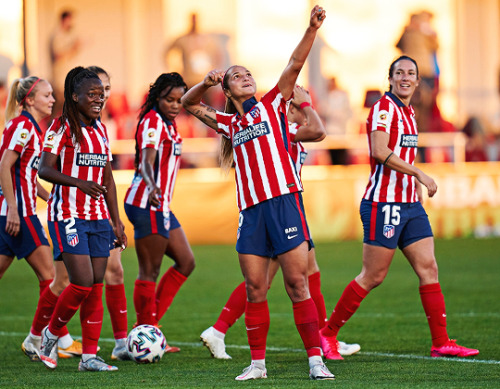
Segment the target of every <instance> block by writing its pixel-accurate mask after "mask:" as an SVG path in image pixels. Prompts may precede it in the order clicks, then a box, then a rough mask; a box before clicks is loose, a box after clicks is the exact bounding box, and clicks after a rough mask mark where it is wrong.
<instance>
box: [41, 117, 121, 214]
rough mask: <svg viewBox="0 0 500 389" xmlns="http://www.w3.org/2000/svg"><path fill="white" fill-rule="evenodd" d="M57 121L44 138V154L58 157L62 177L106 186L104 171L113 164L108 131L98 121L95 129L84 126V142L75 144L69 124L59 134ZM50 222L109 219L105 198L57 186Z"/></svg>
mask: <svg viewBox="0 0 500 389" xmlns="http://www.w3.org/2000/svg"><path fill="white" fill-rule="evenodd" d="M59 122H60V120H59V119H57V120H55V121H54V122H53V123H52V125H51V126H50V128H49V129H48V130H47V133H46V135H45V142H44V144H43V151H44V152H47V153H52V154H55V155H58V156H59V157H58V160H57V166H56V169H58V170H59V171H60V172H61V173H63V174H66V175H67V176H71V177H76V178H79V179H81V180H85V181H93V182H95V183H97V184H99V185H102V184H103V178H104V168H105V166H106V164H107V163H108V162H109V161H111V160H112V156H111V150H110V148H109V142H108V134H107V131H106V127H105V126H104V124H102V123H101V122H100V121H98V120H96V121H95V122H94V124H93V126H86V127H85V126H82V135H83V136H82V140H81V142H80V143H76V142H74V141H73V137H72V136H71V133H70V129H69V123H68V122H66V124H65V126H64V130H62V131H61V130H60V126H59ZM47 211H48V220H49V221H58V220H65V219H69V218H71V217H73V218H78V219H84V220H102V219H109V213H108V207H107V205H106V201H105V199H104V196H99V198H98V199H97V200H96V199H93V198H92V197H90V196H89V195H87V194H85V193H83V192H82V191H81V190H80V189H78V188H77V187H75V186H66V185H59V184H54V186H53V188H52V192H51V194H50V197H49V201H48V209H47Z"/></svg>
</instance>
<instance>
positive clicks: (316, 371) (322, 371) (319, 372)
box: [309, 363, 335, 380]
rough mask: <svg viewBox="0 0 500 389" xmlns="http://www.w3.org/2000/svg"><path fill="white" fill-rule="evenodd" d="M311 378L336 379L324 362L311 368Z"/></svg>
mask: <svg viewBox="0 0 500 389" xmlns="http://www.w3.org/2000/svg"><path fill="white" fill-rule="evenodd" d="M309 378H310V379H312V380H334V379H335V376H334V375H333V374H332V373H330V370H328V368H327V367H326V365H325V364H324V363H318V364H317V365H314V366H313V367H311V370H309Z"/></svg>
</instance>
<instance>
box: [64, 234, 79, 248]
mask: <svg viewBox="0 0 500 389" xmlns="http://www.w3.org/2000/svg"><path fill="white" fill-rule="evenodd" d="M66 239H67V241H68V244H69V245H70V246H71V247H75V246H76V245H77V244H78V243H79V242H80V239H78V234H77V233H76V232H74V233H71V234H68V235H66Z"/></svg>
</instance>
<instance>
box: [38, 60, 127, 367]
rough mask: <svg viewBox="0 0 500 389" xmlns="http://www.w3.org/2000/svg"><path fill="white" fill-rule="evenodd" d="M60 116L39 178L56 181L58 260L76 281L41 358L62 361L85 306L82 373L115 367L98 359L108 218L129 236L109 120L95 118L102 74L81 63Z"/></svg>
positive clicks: (51, 212) (53, 204)
mask: <svg viewBox="0 0 500 389" xmlns="http://www.w3.org/2000/svg"><path fill="white" fill-rule="evenodd" d="M64 98H65V101H64V106H63V113H62V116H61V117H60V118H59V119H58V120H56V121H54V123H53V124H52V125H51V127H50V128H49V129H48V131H47V134H46V137H45V142H44V147H43V152H42V157H41V160H40V169H39V175H40V177H41V178H43V179H45V180H47V181H49V182H52V183H53V184H54V187H53V189H52V192H51V195H50V198H49V203H48V219H49V232H50V235H51V238H52V241H53V244H54V254H55V255H54V257H55V258H57V257H59V256H62V259H63V261H64V265H65V266H66V269H67V271H68V275H69V280H70V284H69V285H68V286H67V287H66V288H65V289H64V291H63V292H62V294H61V295H60V296H59V299H58V301H57V305H56V308H55V310H54V313H53V315H52V318H51V320H50V323H49V325H48V326H47V327H46V328H45V329H44V330H43V331H42V344H41V347H40V359H41V360H42V362H43V363H44V364H45V366H47V367H48V368H49V369H55V368H56V366H57V353H55V352H53V351H54V350H55V347H54V346H55V344H56V341H57V338H58V336H59V335H60V330H61V328H62V327H63V326H64V324H66V323H67V322H68V321H69V320H70V319H71V318H72V317H73V315H74V314H75V312H76V311H77V309H78V308H80V321H81V324H82V343H83V353H82V360H81V361H80V363H79V365H78V369H79V370H80V371H87V370H90V371H112V370H117V368H116V367H115V366H110V365H108V364H106V363H105V362H104V361H103V360H102V359H101V358H100V357H97V356H96V352H97V342H98V340H99V336H100V333H101V327H102V316H103V307H102V286H103V285H102V281H103V278H104V273H105V270H106V264H107V259H108V257H109V239H110V238H109V221H108V219H109V218H110V217H111V220H112V222H113V231H114V233H115V236H116V237H117V243H118V245H120V246H122V245H123V246H126V244H127V237H126V236H125V233H124V231H123V224H122V222H121V220H120V217H119V213H118V205H117V200H116V187H115V182H114V180H113V175H112V171H111V164H110V160H111V151H110V149H109V143H108V136H107V132H106V128H105V127H104V125H103V124H102V123H101V122H99V120H97V119H98V118H99V116H100V113H101V110H102V106H103V102H104V88H103V86H102V82H101V80H100V79H99V77H98V76H97V75H96V74H95V73H94V72H91V71H89V70H87V69H85V68H82V67H76V68H74V69H72V70H71V71H70V72H69V73H68V75H67V76H66V80H65V88H64Z"/></svg>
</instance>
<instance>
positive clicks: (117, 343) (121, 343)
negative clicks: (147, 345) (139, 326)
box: [115, 338, 127, 347]
mask: <svg viewBox="0 0 500 389" xmlns="http://www.w3.org/2000/svg"><path fill="white" fill-rule="evenodd" d="M126 344H127V338H123V339H115V346H116V347H125V345H126Z"/></svg>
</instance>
